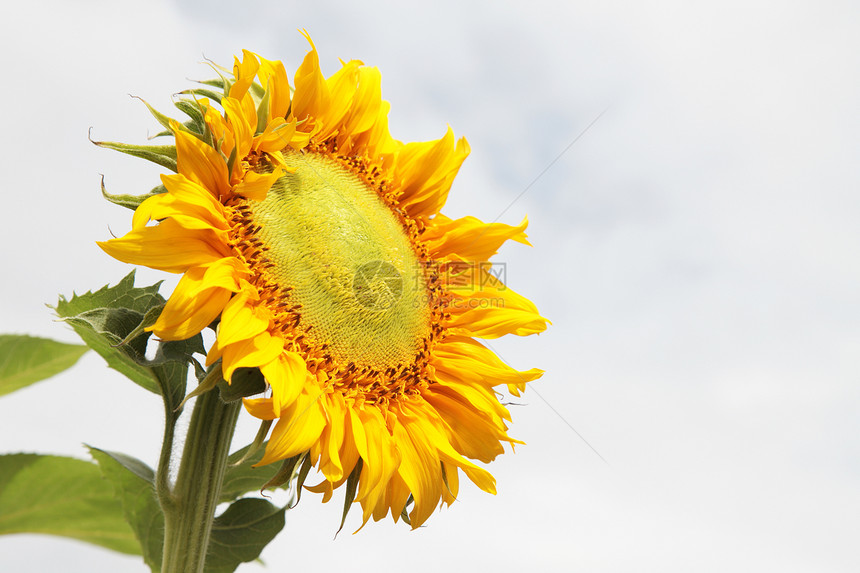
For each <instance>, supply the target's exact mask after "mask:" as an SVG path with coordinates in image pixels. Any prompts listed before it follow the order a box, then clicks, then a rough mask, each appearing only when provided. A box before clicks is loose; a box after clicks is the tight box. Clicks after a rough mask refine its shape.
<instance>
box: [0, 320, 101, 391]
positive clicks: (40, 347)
mask: <svg viewBox="0 0 860 573" xmlns="http://www.w3.org/2000/svg"><path fill="white" fill-rule="evenodd" d="M87 350H89V349H88V348H87V347H86V346H82V345H80V344H65V343H63V342H57V341H55V340H50V339H48V338H35V337H33V336H27V335H23V334H21V335H15V334H0V396H2V395H4V394H9V393H10V392H14V391H15V390H19V389H21V388H24V387H25V386H29V385H30V384H32V383H34V382H38V381H39V380H44V379H45V378H50V377H51V376H53V375H55V374H59V373H60V372H62V371H63V370H66V369H67V368H71V367H72V366H74V364H75V363H76V362H77V361H78V359H79V358H80V357H81V356H83V354H84V353H85V352H86V351H87Z"/></svg>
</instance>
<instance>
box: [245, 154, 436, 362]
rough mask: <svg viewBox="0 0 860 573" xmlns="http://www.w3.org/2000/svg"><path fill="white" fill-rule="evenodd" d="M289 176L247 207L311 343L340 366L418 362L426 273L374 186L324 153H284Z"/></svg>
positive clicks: (425, 325)
mask: <svg viewBox="0 0 860 573" xmlns="http://www.w3.org/2000/svg"><path fill="white" fill-rule="evenodd" d="M284 157H285V160H286V163H287V165H289V166H290V167H291V168H295V169H296V171H295V172H294V173H288V174H286V175H285V176H283V177H281V178H280V179H279V180H278V181H277V182H276V183H275V185H273V186H272V188H271V189H270V190H269V193H268V195H267V196H266V198H265V199H264V200H263V201H248V202H247V203H246V207H247V208H248V209H249V212H250V215H251V216H250V219H251V221H252V222H253V224H254V225H256V226H255V227H254V229H255V230H254V235H255V236H256V237H257V238H258V239H259V240H260V241H261V242H262V243H263V246H264V247H267V251H266V255H265V256H266V257H267V258H268V259H269V261H270V268H269V269H268V270H267V275H269V276H270V277H271V278H272V279H273V280H274V281H275V282H277V284H278V285H279V286H280V287H281V288H285V289H291V290H290V291H289V292H290V299H291V301H294V302H295V303H296V304H297V305H301V307H300V309H299V310H298V314H299V316H300V317H301V319H300V322H301V329H302V330H303V331H304V332H305V333H306V339H307V341H308V342H310V343H312V344H313V345H315V346H319V347H321V346H322V345H326V347H327V352H328V354H330V355H331V357H332V358H333V359H334V360H336V361H338V362H340V363H341V364H344V365H346V364H348V363H350V362H352V363H354V364H355V365H356V366H357V367H367V368H372V369H374V370H378V371H381V370H385V369H387V368H398V367H400V366H403V365H405V364H408V363H411V362H414V360H415V358H416V355H418V354H419V353H420V351H421V350H422V348H423V347H424V344H425V341H426V340H427V339H428V337H429V335H430V321H431V310H430V305H429V299H428V287H427V279H426V277H425V275H424V272H423V271H422V265H421V262H420V260H419V258H418V256H417V255H416V252H415V248H414V247H413V245H412V242H411V240H410V237H409V235H408V234H407V232H406V230H405V228H404V226H403V224H402V223H401V221H400V220H399V219H398V218H397V216H396V215H395V214H394V213H393V212H392V211H391V209H390V208H389V207H388V205H387V204H386V203H385V202H384V201H383V200H382V198H381V197H380V196H379V194H378V193H377V191H376V190H375V189H374V188H373V187H372V186H371V185H369V184H368V183H367V182H366V181H365V179H364V178H362V177H361V176H360V175H359V174H358V173H356V172H354V171H353V170H351V169H349V168H347V167H346V166H345V165H344V164H342V163H341V162H340V161H338V160H337V159H335V158H333V157H329V156H327V155H326V154H324V153H315V152H311V153H300V152H297V151H293V150H289V149H288V150H286V151H284Z"/></svg>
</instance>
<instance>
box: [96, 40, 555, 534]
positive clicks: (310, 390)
mask: <svg viewBox="0 0 860 573" xmlns="http://www.w3.org/2000/svg"><path fill="white" fill-rule="evenodd" d="M308 41H309V42H310V38H309V37H308ZM216 69H218V70H219V73H220V74H221V78H220V79H218V80H215V81H211V82H205V83H206V84H208V86H207V87H205V88H203V89H198V90H190V91H189V92H187V93H188V94H189V95H191V96H192V97H191V98H190V99H183V100H180V101H179V102H178V103H177V107H179V109H181V110H182V111H183V112H185V113H186V114H187V115H188V116H189V118H190V119H189V120H188V121H186V122H185V123H180V122H178V121H175V120H170V119H168V118H166V117H165V116H163V115H161V114H159V113H157V112H154V113H155V115H156V118H158V119H159V120H160V121H161V122H162V123H163V124H164V125H165V127H166V128H167V132H166V135H170V136H173V137H174V138H175V146H158V147H140V146H121V145H119V144H104V145H106V146H108V147H114V148H117V149H120V150H123V151H130V152H134V154H136V155H139V156H144V157H147V158H149V159H152V160H154V161H156V162H157V163H159V164H161V165H163V166H165V167H168V168H170V169H171V170H172V171H174V173H172V174H167V175H162V176H161V181H162V185H161V186H159V187H157V188H156V189H155V190H154V192H153V193H151V194H150V195H148V196H147V197H146V198H145V200H142V201H134V202H133V203H134V207H135V212H134V217H133V219H132V229H131V231H130V232H128V233H127V234H126V235H125V236H123V237H121V238H118V239H113V240H110V241H107V242H104V243H99V244H100V246H101V247H102V248H103V249H104V250H105V251H106V252H107V253H108V254H110V255H111V256H113V257H115V258H117V259H119V260H121V261H125V262H128V263H133V264H142V265H146V266H149V267H152V268H155V269H160V270H163V271H167V272H173V273H179V274H181V275H182V276H181V278H180V280H179V284H178V285H177V287H176V289H175V290H174V292H173V294H172V295H171V297H170V299H169V300H168V302H167V304H166V306H165V307H164V310H163V311H162V313H161V315H160V316H159V318H158V320H157V322H156V323H155V324H154V325H152V326H151V327H150V328H149V330H151V331H153V332H154V333H155V334H156V335H157V336H158V337H160V338H162V339H164V340H182V339H186V338H189V337H190V336H193V335H195V334H197V333H198V332H200V331H201V330H202V329H204V328H206V327H207V326H209V325H212V324H213V323H214V322H215V321H216V319H217V331H216V332H217V335H216V340H215V342H214V343H213V345H212V346H211V348H210V349H209V351H208V355H207V364H208V365H213V364H215V365H220V369H221V372H222V373H223V376H224V378H225V380H227V381H228V382H230V381H231V379H232V378H233V376H234V374H235V373H236V371H237V369H240V368H250V369H257V370H259V372H261V373H262V375H263V377H264V378H265V380H266V384H267V391H266V393H265V395H264V397H256V398H248V399H246V400H245V407H246V409H247V411H248V412H249V413H250V414H252V415H253V416H256V417H257V418H260V419H261V420H271V421H275V423H274V425H273V428H272V430H271V434H270V435H269V437H268V442H267V445H266V451H265V455H264V457H263V459H262V460H261V462H260V463H261V464H268V463H272V462H275V461H279V460H287V462H286V463H287V464H290V467H295V466H296V465H297V464H298V463H299V462H300V463H302V464H303V465H305V466H315V467H316V468H317V469H318V470H319V472H320V473H321V474H322V478H323V479H322V481H321V482H320V483H319V484H318V485H316V486H309V487H307V489H310V490H312V491H317V492H321V493H323V494H324V501H327V500H328V499H329V498H330V497H331V495H332V493H333V491H334V490H335V489H336V488H338V487H339V486H341V485H342V484H344V483H347V484H349V487H347V488H346V490H347V492H348V495H350V496H352V499H348V501H354V502H356V503H359V504H360V506H361V508H362V513H363V522H364V523H366V522H367V521H368V520H369V519H370V518H371V517H373V518H374V519H375V520H379V519H382V518H383V517H385V516H386V515H388V514H390V515H391V516H392V517H393V518H394V519H395V521H396V520H397V519H399V518H400V517H401V516H402V517H404V518H405V519H406V520H408V521H409V522H410V523H411V525H412V526H413V527H418V526H419V525H421V524H422V523H423V522H424V521H425V520H426V519H427V518H428V517H429V516H430V515H431V514H432V513H433V511H434V509H435V508H436V507H437V506H438V505H439V503H440V501H441V502H443V503H447V504H449V505H450V503H452V502H453V500H454V499H455V498H456V495H457V491H458V483H459V473H460V472H461V471H462V472H463V473H464V474H465V475H466V476H467V477H468V478H469V479H470V480H471V481H472V482H474V483H475V484H476V485H477V486H478V487H480V488H481V489H483V490H484V491H487V492H490V493H494V492H495V480H494V479H493V477H492V476H491V475H490V474H489V473H488V472H487V471H486V470H485V469H483V468H482V467H480V466H479V465H477V464H476V463H475V461H479V462H484V463H486V462H490V461H492V460H493V459H494V458H495V457H496V456H497V455H498V454H500V453H502V452H503V447H502V443H503V442H507V443H509V444H513V443H515V442H516V440H514V439H513V438H511V437H510V436H508V434H507V422H509V421H510V414H509V412H508V410H507V409H506V408H505V407H504V406H503V405H502V404H501V402H500V401H499V397H500V396H501V394H500V393H499V392H498V391H497V388H499V387H500V386H501V387H504V386H506V387H507V389H508V390H509V391H510V392H512V393H513V394H515V395H519V392H520V391H522V390H523V389H524V388H525V384H526V383H527V382H529V381H531V380H534V379H536V378H538V377H539V376H540V375H541V374H542V372H541V371H540V370H537V369H531V370H527V371H517V370H514V369H513V368H511V367H509V366H508V365H506V364H505V363H504V362H503V361H502V360H500V359H499V358H498V357H497V356H496V355H495V354H494V353H493V352H492V351H490V350H489V349H488V348H487V346H486V345H484V344H482V343H481V342H479V341H478V340H476V339H478V338H483V339H492V338H497V337H500V336H503V335H506V334H515V335H528V334H533V333H539V332H541V331H543V330H544V329H545V328H546V323H547V321H546V319H544V318H542V317H541V316H540V314H538V311H537V309H536V307H535V306H534V304H532V303H531V302H530V301H529V300H528V299H526V298H524V297H522V296H520V295H518V294H516V293H515V292H513V291H512V290H511V289H509V288H507V287H506V286H505V285H504V284H503V283H502V281H501V280H499V279H498V278H497V277H496V276H495V275H494V274H493V273H492V272H491V266H490V262H489V260H490V258H491V257H492V256H493V255H494V254H496V252H497V251H498V249H499V248H500V247H501V245H502V244H503V243H505V242H506V241H508V240H514V241H517V242H520V243H524V244H528V242H527V240H526V235H525V228H526V225H527V221H526V220H525V219H524V220H523V222H522V223H521V224H519V225H516V226H510V225H505V224H501V223H489V224H486V223H483V222H481V221H479V220H478V219H476V218H474V217H464V218H461V219H450V218H448V217H446V216H445V215H443V214H442V213H441V212H440V210H441V209H442V207H443V206H444V204H445V201H446V198H447V195H448V191H449V189H450V187H451V184H452V182H453V180H454V177H455V176H456V174H457V171H458V170H459V168H460V165H461V164H462V163H463V160H464V159H465V158H466V156H467V155H468V154H469V146H468V144H467V143H466V140H465V139H459V140H455V138H454V135H453V132H452V131H451V130H450V129H448V131H447V133H446V134H445V135H444V136H443V137H442V138H441V139H438V140H435V141H429V142H419V143H405V144H404V143H401V142H400V141H397V140H395V139H393V138H392V137H391V134H390V133H389V130H388V119H387V117H388V111H389V107H390V106H389V104H388V102H386V101H384V100H382V98H381V90H380V82H381V76H380V73H379V71H378V70H377V69H376V68H372V67H366V66H364V65H363V64H362V63H361V62H359V61H355V60H352V61H349V62H346V63H344V64H343V66H342V67H341V69H340V70H338V71H337V72H336V73H335V74H334V75H332V76H331V77H328V78H326V77H324V75H323V74H322V72H321V70H320V66H319V59H318V56H317V52H316V49H315V48H314V46H313V43H312V42H311V50H310V51H309V52H308V54H307V55H306V56H305V58H304V61H303V62H302V64H301V66H299V68H298V70H297V71H296V73H295V76H294V79H293V81H294V86H291V85H290V83H289V78H288V76H287V73H286V70H285V68H284V66H283V64H281V62H278V61H269V60H266V59H265V58H262V57H260V56H258V55H256V54H253V53H251V52H248V51H244V52H243V55H242V58H241V59H239V58H236V59H235V61H234V65H233V68H232V70H228V69H221V68H216ZM215 90H219V91H217V92H216V91H215ZM473 460H475V461H473ZM410 508H411V509H410Z"/></svg>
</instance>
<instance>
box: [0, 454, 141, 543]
mask: <svg viewBox="0 0 860 573" xmlns="http://www.w3.org/2000/svg"><path fill="white" fill-rule="evenodd" d="M105 485H106V484H105V482H104V480H103V479H102V476H101V473H100V472H99V468H98V466H96V465H95V464H93V463H90V462H86V461H83V460H77V459H74V458H65V457H60V456H41V455H36V454H8V455H4V456H0V534H4V533H44V534H48V535H59V536H62V537H70V538H72V539H78V540H81V541H86V542H88V543H93V544H95V545H99V546H101V547H106V548H108V549H112V550H114V551H119V552H120V553H128V554H132V555H140V546H139V545H138V543H137V540H136V539H135V537H134V533H133V532H132V530H131V528H130V527H129V525H128V524H127V523H126V522H125V519H124V518H123V513H122V507H121V505H120V503H119V502H118V501H117V500H116V499H115V498H114V496H113V495H112V494H111V492H110V488H107V487H105Z"/></svg>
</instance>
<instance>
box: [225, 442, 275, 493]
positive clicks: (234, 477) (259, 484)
mask: <svg viewBox="0 0 860 573" xmlns="http://www.w3.org/2000/svg"><path fill="white" fill-rule="evenodd" d="M249 448H251V446H246V447H244V448H242V449H241V450H237V451H235V452H233V453H232V454H230V457H229V458H227V469H226V470H225V472H224V482H223V483H222V484H221V497H220V498H219V500H218V501H219V502H225V501H233V500H234V499H236V498H238V497H241V496H242V495H244V494H246V493H248V492H259V491H261V490H262V489H263V488H264V487H265V486H266V484H267V483H268V482H269V481H270V480H271V479H272V478H273V477H274V476H275V474H277V473H278V464H268V465H265V466H260V467H258V468H255V467H252V466H253V465H254V464H256V463H257V462H259V461H260V460H261V459H262V457H263V453H264V451H265V448H259V449H258V450H257V451H256V452H254V453H253V454H251V455H249V456H248V459H246V460H244V461H242V459H243V458H244V457H245V456H246V455H247V453H248V449H249ZM240 461H242V463H238V462H240ZM237 464H238V465H237ZM279 485H281V484H279ZM287 486H289V482H287Z"/></svg>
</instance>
